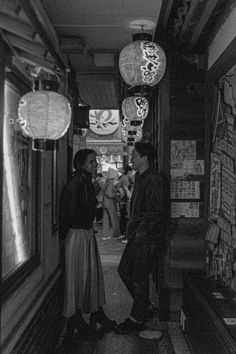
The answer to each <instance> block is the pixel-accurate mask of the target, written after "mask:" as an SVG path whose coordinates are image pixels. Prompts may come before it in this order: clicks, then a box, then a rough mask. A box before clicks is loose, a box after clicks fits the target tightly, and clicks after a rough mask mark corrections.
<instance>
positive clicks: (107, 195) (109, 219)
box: [102, 169, 120, 240]
mask: <svg viewBox="0 0 236 354" xmlns="http://www.w3.org/2000/svg"><path fill="white" fill-rule="evenodd" d="M117 177H118V172H117V171H116V170H114V169H109V171H108V177H107V180H106V183H105V185H104V188H103V225H102V233H103V238H102V239H103V240H110V239H111V238H118V237H120V226H119V220H118V210H117V200H118V190H117V189H116V187H115V184H114V182H115V179H116V178H117Z"/></svg>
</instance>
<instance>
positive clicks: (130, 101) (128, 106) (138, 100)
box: [121, 96, 149, 120]
mask: <svg viewBox="0 0 236 354" xmlns="http://www.w3.org/2000/svg"><path fill="white" fill-rule="evenodd" d="M121 108H122V113H123V115H124V117H125V118H127V119H128V120H136V119H145V118H146V117H147V115H148V111H149V104H148V100H147V99H146V98H145V97H141V96H130V97H126V98H125V99H124V100H123V102H122V107H121Z"/></svg>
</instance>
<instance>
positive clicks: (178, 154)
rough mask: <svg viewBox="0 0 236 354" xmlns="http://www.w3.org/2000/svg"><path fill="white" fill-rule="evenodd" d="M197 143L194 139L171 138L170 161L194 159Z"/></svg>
mask: <svg viewBox="0 0 236 354" xmlns="http://www.w3.org/2000/svg"><path fill="white" fill-rule="evenodd" d="M196 157H197V143H196V141H195V140H171V162H174V161H184V160H196Z"/></svg>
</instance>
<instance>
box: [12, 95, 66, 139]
mask: <svg viewBox="0 0 236 354" xmlns="http://www.w3.org/2000/svg"><path fill="white" fill-rule="evenodd" d="M17 121H18V122H19V123H20V126H21V129H22V132H23V134H24V135H25V136H28V137H30V138H32V139H33V141H34V140H38V139H40V140H41V139H42V140H57V139H59V138H61V137H62V136H63V135H64V134H65V133H66V131H67V129H68V127H69V125H70V121H71V107H70V103H69V101H68V100H67V98H66V97H64V96H63V95H61V94H59V93H57V92H54V91H33V92H29V93H27V94H26V95H24V96H23V97H21V99H20V103H19V106H18V119H17Z"/></svg>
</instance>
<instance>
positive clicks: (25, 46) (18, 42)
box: [5, 33, 49, 58]
mask: <svg viewBox="0 0 236 354" xmlns="http://www.w3.org/2000/svg"><path fill="white" fill-rule="evenodd" d="M5 38H6V40H7V42H8V43H9V44H10V45H11V46H12V47H16V48H19V49H22V50H24V51H26V52H28V53H30V54H31V53H33V55H36V56H38V57H40V58H45V57H47V56H48V55H49V53H48V51H47V49H46V48H45V47H44V46H43V45H41V44H39V43H35V41H30V40H27V39H24V38H22V37H19V36H17V35H15V34H11V33H5Z"/></svg>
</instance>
